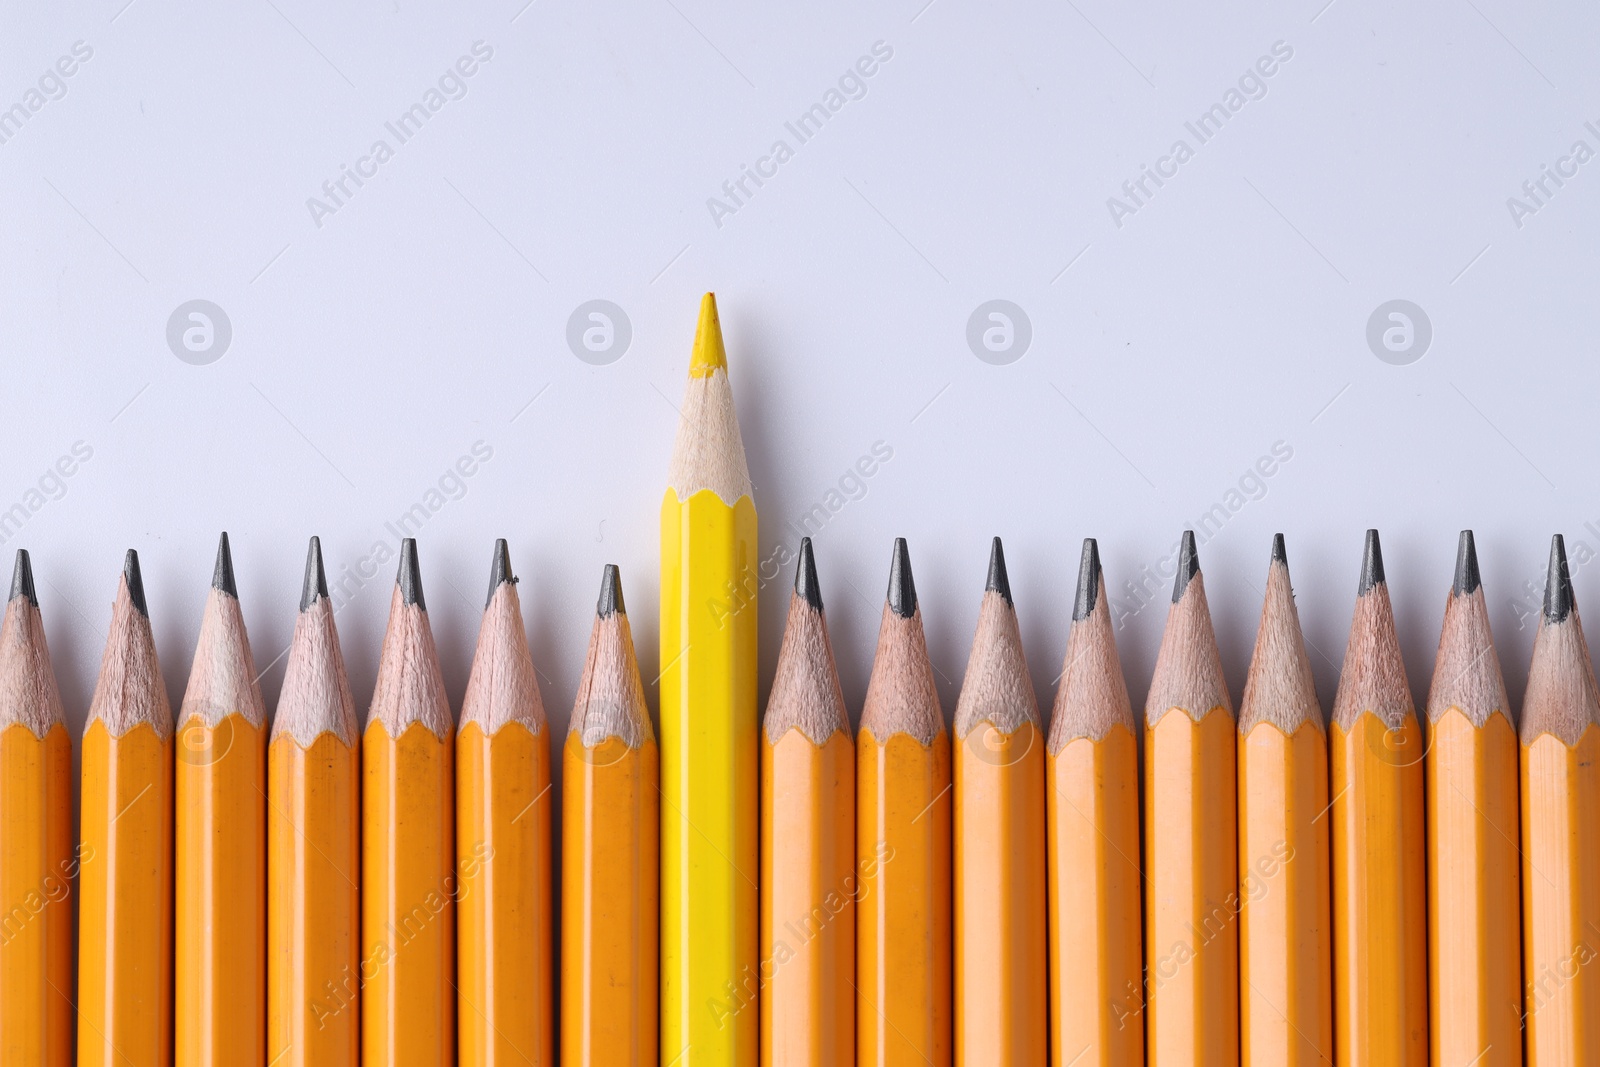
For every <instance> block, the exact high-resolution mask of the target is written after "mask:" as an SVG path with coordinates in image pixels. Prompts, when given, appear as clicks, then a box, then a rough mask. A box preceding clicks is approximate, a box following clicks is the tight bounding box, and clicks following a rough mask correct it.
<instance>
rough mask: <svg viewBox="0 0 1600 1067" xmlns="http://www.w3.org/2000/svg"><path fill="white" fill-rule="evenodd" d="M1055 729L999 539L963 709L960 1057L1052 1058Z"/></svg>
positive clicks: (958, 753) (959, 725) (1021, 1062)
mask: <svg viewBox="0 0 1600 1067" xmlns="http://www.w3.org/2000/svg"><path fill="white" fill-rule="evenodd" d="M1044 837H1045V835H1044V737H1043V735H1042V733H1041V731H1040V722H1039V699H1038V697H1037V696H1036V695H1035V694H1034V691H1033V682H1032V680H1031V679H1030V678H1029V677H1028V664H1027V661H1026V660H1025V659H1024V657H1023V654H1022V635H1021V633H1020V632H1019V631H1018V629H1017V611H1016V608H1015V607H1014V606H1013V604H1012V600H1011V583H1010V581H1009V580H1008V578H1007V577H1006V557H1005V552H1004V551H1003V550H1002V549H1001V547H1000V538H998V537H996V538H995V539H994V543H993V545H992V547H991V548H990V552H989V577H988V581H987V582H986V583H985V585H984V594H983V606H982V607H981V608H980V609H979V613H978V632H977V633H976V634H975V635H974V636H973V639H972V652H971V655H970V656H969V657H968V659H967V674H966V678H965V679H964V680H963V681H962V683H961V697H960V699H959V700H958V701H957V703H956V717H955V974H956V978H955V983H956V1009H955V1033H956V1063H958V1064H971V1065H977V1064H989V1063H1003V1064H1015V1065H1018V1067H1025V1065H1029V1064H1037V1065H1039V1067H1043V1064H1044V1063H1045V1061H1046V1059H1047V1058H1048V1053H1049V1047H1050V1041H1049V1035H1050V1014H1049V1007H1048V1002H1049V998H1048V996H1047V995H1046V986H1047V981H1048V979H1047V975H1046V969H1047V963H1048V960H1049V946H1048V943H1047V939H1046V929H1047V924H1046V918H1045V881H1046V878H1045V847H1044V844H1045V840H1044Z"/></svg>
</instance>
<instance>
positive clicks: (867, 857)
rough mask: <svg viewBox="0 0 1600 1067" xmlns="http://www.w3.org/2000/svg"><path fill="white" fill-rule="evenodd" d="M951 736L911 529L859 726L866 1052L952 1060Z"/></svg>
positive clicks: (879, 1058)
mask: <svg viewBox="0 0 1600 1067" xmlns="http://www.w3.org/2000/svg"><path fill="white" fill-rule="evenodd" d="M950 792H951V780H950V735H949V734H948V733H947V732H946V731H945V726H944V712H943V711H941V710H940V708H939V694H938V691H937V690H936V689H935V688H934V683H933V664H932V663H930V662H929V661H928V644H927V641H926V639H925V638H924V637H923V633H922V612H921V611H920V610H919V609H918V607H917V587H916V584H915V582H914V581H913V580H912V576H911V557H910V555H909V553H908V552H907V551H906V542H905V538H903V537H899V538H896V539H895V542H894V558H893V561H892V562H891V564H890V569H889V595H888V597H887V600H886V603H885V604H884V608H883V621H882V622H881V623H880V625H879V628H878V650H877V653H876V655H875V657H874V659H873V663H872V677H871V679H870V681H869V682H868V683H867V699H866V703H865V705H864V706H863V707H862V711H861V729H860V731H859V732H858V733H857V734H856V870H855V876H856V879H857V884H858V885H859V886H860V893H859V894H858V895H857V897H856V900H857V905H856V1063H857V1064H858V1065H859V1067H949V1064H950V1059H951V1021H950V1017H951V1009H952V1007H953V1005H952V1001H951V887H950V877H951V862H950V847H951V838H950V820H951V807H952V803H951V798H950Z"/></svg>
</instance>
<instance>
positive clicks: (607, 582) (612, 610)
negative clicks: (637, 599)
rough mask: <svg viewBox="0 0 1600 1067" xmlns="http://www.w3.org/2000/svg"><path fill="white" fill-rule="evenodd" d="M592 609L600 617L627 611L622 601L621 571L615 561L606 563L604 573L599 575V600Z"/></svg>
mask: <svg viewBox="0 0 1600 1067" xmlns="http://www.w3.org/2000/svg"><path fill="white" fill-rule="evenodd" d="M594 610H595V614H596V615H598V616H600V617H601V618H602V619H604V618H608V617H610V616H612V615H626V614H627V613H628V609H627V607H626V606H625V605H624V604H623V603H622V572H621V571H620V570H618V569H617V565H616V564H615V563H607V564H606V569H605V573H604V574H602V575H601V576H600V602H599V604H597V605H596V606H595V609H594Z"/></svg>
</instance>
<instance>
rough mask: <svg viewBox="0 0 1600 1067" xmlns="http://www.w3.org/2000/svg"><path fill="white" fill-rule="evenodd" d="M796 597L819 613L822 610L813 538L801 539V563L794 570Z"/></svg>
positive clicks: (820, 588)
mask: <svg viewBox="0 0 1600 1067" xmlns="http://www.w3.org/2000/svg"><path fill="white" fill-rule="evenodd" d="M794 595H795V596H797V597H801V598H802V599H804V600H805V602H806V603H807V604H810V605H811V607H812V608H813V609H815V610H817V611H821V610H822V585H821V583H819V582H818V581H817V559H816V556H815V555H814V554H813V553H812V551H811V538H809V537H802V538H800V562H799V563H797V564H795V568H794Z"/></svg>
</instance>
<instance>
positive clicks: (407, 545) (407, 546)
mask: <svg viewBox="0 0 1600 1067" xmlns="http://www.w3.org/2000/svg"><path fill="white" fill-rule="evenodd" d="M394 580H395V584H396V585H398V586H399V587H400V602H401V603H402V604H415V605H416V606H417V607H418V608H420V609H422V610H423V611H427V610H428V605H427V603H426V602H425V601H424V600H423V599H422V565H421V564H420V563H418V562H417V539H416V538H415V537H408V538H406V539H405V540H403V541H401V542H400V573H399V574H397V575H395V579H394Z"/></svg>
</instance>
